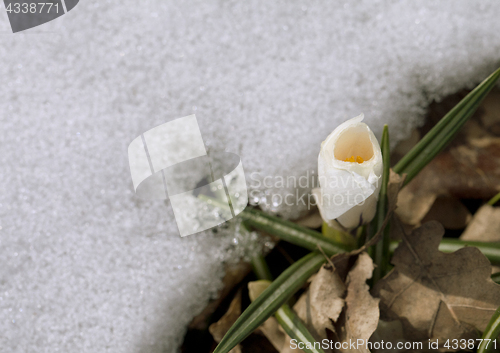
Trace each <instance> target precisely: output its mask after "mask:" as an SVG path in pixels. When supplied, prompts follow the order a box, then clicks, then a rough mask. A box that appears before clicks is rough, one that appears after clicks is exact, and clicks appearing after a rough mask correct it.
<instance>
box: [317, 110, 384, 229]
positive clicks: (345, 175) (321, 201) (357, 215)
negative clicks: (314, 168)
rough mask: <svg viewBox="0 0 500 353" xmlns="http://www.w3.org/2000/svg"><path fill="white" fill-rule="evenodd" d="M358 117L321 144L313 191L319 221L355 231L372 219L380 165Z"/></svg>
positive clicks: (372, 138) (372, 139) (368, 132)
mask: <svg viewBox="0 0 500 353" xmlns="http://www.w3.org/2000/svg"><path fill="white" fill-rule="evenodd" d="M363 118H364V116H363V114H361V115H360V116H357V117H355V118H352V119H350V120H347V121H346V122H344V123H342V124H341V125H339V126H338V127H337V128H336V129H335V130H334V131H333V132H332V133H331V134H330V135H329V136H328V137H327V138H326V140H325V141H323V143H322V144H321V151H320V153H319V157H318V176H319V183H320V188H316V189H313V195H314V197H315V199H316V203H317V204H318V207H319V210H320V213H321V217H322V218H323V220H324V221H325V222H327V223H330V224H331V222H332V221H333V220H334V219H336V220H337V221H338V222H339V223H340V224H341V225H342V226H344V227H346V228H355V227H357V226H359V225H361V224H364V223H367V222H369V221H371V220H372V219H373V217H374V216H375V210H376V206H377V199H378V195H379V192H380V183H379V179H380V177H381V176H382V170H383V163H382V152H381V151H380V145H379V143H378V141H377V139H376V138H375V135H374V134H373V132H372V131H371V130H370V128H369V127H368V125H366V124H365V123H362V122H361V121H362V120H363Z"/></svg>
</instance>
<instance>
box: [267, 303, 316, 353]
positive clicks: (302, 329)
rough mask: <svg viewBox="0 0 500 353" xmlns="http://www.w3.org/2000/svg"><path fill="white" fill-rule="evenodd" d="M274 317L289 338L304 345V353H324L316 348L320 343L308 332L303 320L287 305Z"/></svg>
mask: <svg viewBox="0 0 500 353" xmlns="http://www.w3.org/2000/svg"><path fill="white" fill-rule="evenodd" d="M274 316H275V317H276V319H277V320H278V323H279V324H280V325H281V327H283V330H285V332H286V333H287V334H288V336H290V338H293V339H295V340H297V343H298V342H302V343H303V344H304V345H303V347H304V348H302V350H303V351H304V352H306V353H324V351H323V350H322V349H321V347H319V348H316V347H315V345H316V346H317V345H318V342H317V341H316V339H315V338H314V337H313V336H312V335H311V333H310V332H309V331H308V330H307V327H306V326H305V325H304V323H303V322H302V320H301V319H300V318H299V317H298V316H297V314H295V312H294V311H293V310H292V309H291V308H290V307H289V306H288V305H287V304H285V305H283V306H282V307H281V308H279V309H278V311H277V312H276V314H274ZM307 347H310V348H307Z"/></svg>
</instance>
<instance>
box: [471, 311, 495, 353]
mask: <svg viewBox="0 0 500 353" xmlns="http://www.w3.org/2000/svg"><path fill="white" fill-rule="evenodd" d="M499 334H500V308H498V309H497V310H496V311H495V313H494V314H493V316H492V317H491V320H490V322H489V323H488V326H486V330H485V331H484V332H483V336H482V337H481V339H482V340H483V341H482V342H481V344H480V345H479V348H478V349H477V353H487V352H491V351H492V349H493V348H494V347H496V344H495V343H494V342H492V341H493V340H495V339H496V338H497V337H498V335H499Z"/></svg>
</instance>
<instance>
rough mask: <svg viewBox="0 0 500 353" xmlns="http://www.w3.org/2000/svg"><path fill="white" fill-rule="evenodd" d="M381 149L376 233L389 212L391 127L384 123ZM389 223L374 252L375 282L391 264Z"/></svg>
mask: <svg viewBox="0 0 500 353" xmlns="http://www.w3.org/2000/svg"><path fill="white" fill-rule="evenodd" d="M380 149H381V150H382V160H383V162H384V172H383V174H382V185H381V187H380V195H379V199H378V203H377V214H376V216H375V218H374V219H373V221H372V225H373V227H372V228H373V230H374V232H373V233H374V234H375V233H376V232H377V231H379V230H380V228H381V227H382V224H383V223H384V219H385V216H386V213H387V184H388V183H389V174H390V171H391V148H390V145H389V127H388V126H387V125H384V130H383V132H382V140H381V141H380ZM389 244H390V238H389V225H387V226H386V227H385V229H384V235H383V237H382V241H379V242H378V243H377V244H376V245H375V250H374V252H373V255H374V262H375V265H376V266H375V269H374V270H373V283H376V282H377V281H378V280H379V279H381V278H382V277H384V275H385V272H386V271H387V267H388V265H389Z"/></svg>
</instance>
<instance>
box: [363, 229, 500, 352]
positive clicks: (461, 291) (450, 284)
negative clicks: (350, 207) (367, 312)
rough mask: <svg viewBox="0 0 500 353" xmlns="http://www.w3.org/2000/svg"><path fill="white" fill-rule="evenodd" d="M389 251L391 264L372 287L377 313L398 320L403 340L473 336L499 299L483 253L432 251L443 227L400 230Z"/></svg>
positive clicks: (483, 323)
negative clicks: (400, 322)
mask: <svg viewBox="0 0 500 353" xmlns="http://www.w3.org/2000/svg"><path fill="white" fill-rule="evenodd" d="M392 224H393V227H397V229H398V231H399V233H400V236H401V238H402V239H403V241H402V242H401V244H400V245H399V246H398V248H397V249H396V251H395V252H394V255H393V258H392V263H393V264H394V266H395V267H394V269H393V270H392V271H391V272H390V273H389V274H388V275H387V276H386V277H385V278H383V279H382V280H380V281H379V282H377V284H376V286H375V287H374V289H373V293H374V294H375V296H376V297H379V298H380V299H381V302H380V308H381V313H382V319H383V320H386V321H391V320H401V321H402V323H403V327H404V332H405V338H406V339H408V340H409V341H412V342H413V341H424V340H427V339H439V341H440V343H441V344H442V343H443V342H445V340H446V339H455V338H456V339H460V338H477V331H483V330H484V329H485V328H486V325H487V324H488V321H489V319H490V317H491V315H492V314H493V313H494V312H495V310H496V308H498V306H499V305H500V286H499V285H497V284H495V283H494V282H493V281H492V280H491V278H490V274H491V265H490V262H489V261H488V259H487V258H486V257H485V256H484V255H483V254H482V253H481V252H480V251H479V250H478V249H477V248H475V247H466V248H463V249H460V250H458V251H456V252H454V253H451V254H445V253H442V252H440V251H438V246H439V243H440V241H441V239H442V236H443V234H444V228H443V227H442V226H441V225H440V224H439V223H438V222H434V221H432V222H428V223H425V224H424V225H422V226H421V227H419V228H417V229H415V230H414V231H413V232H412V233H411V234H409V235H408V234H406V233H405V231H404V229H403V227H402V225H401V223H400V222H398V221H397V219H395V221H394V222H393V223H392Z"/></svg>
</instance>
